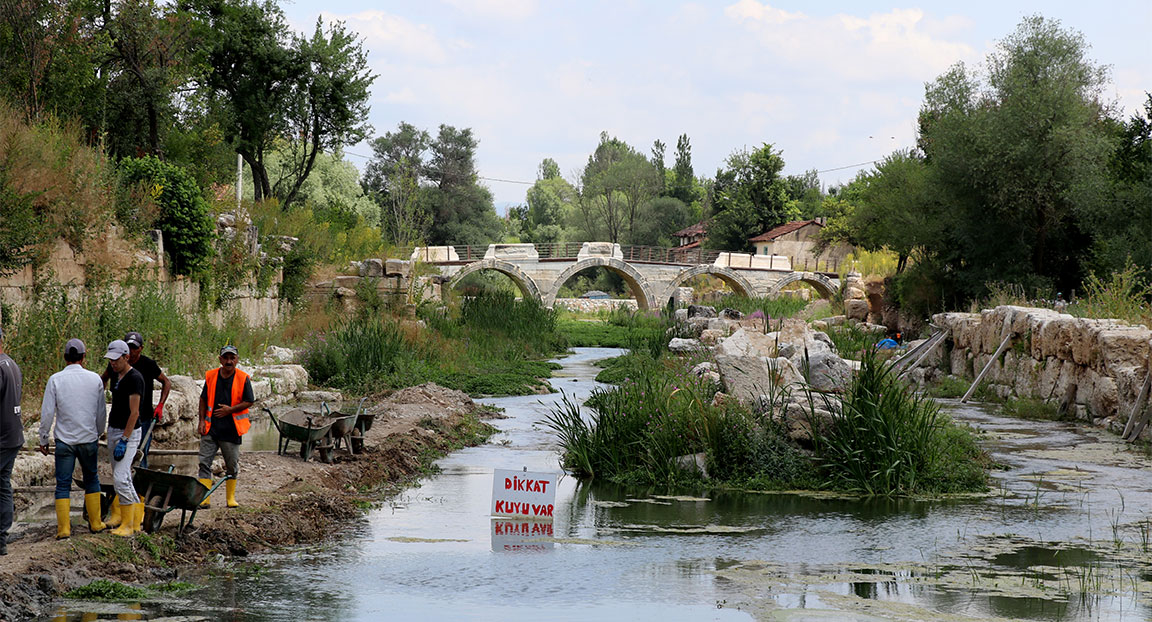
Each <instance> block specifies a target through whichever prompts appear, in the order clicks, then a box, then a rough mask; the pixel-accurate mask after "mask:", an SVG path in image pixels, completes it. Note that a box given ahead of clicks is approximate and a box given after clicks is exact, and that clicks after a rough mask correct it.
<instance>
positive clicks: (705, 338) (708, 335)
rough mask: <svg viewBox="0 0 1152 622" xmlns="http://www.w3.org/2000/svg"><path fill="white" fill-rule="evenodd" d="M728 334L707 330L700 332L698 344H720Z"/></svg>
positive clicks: (721, 331)
mask: <svg viewBox="0 0 1152 622" xmlns="http://www.w3.org/2000/svg"><path fill="white" fill-rule="evenodd" d="M727 334H728V331H723V330H712V329H710V328H709V329H707V330H704V331H701V332H700V343H702V344H704V345H706V346H714V345H716V344H718V343H720V340H721V339H723V338H724V336H725V335H727Z"/></svg>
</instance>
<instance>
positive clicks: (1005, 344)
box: [960, 317, 1013, 404]
mask: <svg viewBox="0 0 1152 622" xmlns="http://www.w3.org/2000/svg"><path fill="white" fill-rule="evenodd" d="M1005 322H1006V324H1005V326H1004V332H1005V333H1007V335H1005V336H1004V340H1003V341H1001V342H1000V347H999V348H996V352H995V354H993V355H992V358H990V359H988V363H986V364H985V365H984V369H982V370H980V375H978V376H976V380H975V382H973V383H972V386H970V387H968V392H967V393H965V394H964V397H962V398H960V403H961V404H963V403H965V402H967V401H968V398H969V397H972V392H973V391H975V390H976V386H977V385H979V384H980V381H981V380H983V379H984V374H987V373H988V370H989V369H992V364H993V363H995V362H996V359H998V358H1000V355H1001V354H1003V353H1004V350H1007V349H1008V343H1009V342H1011V341H1012V337H1013V335H1012V318H1011V317H1008V318H1006V319H1005Z"/></svg>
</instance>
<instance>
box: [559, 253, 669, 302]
mask: <svg viewBox="0 0 1152 622" xmlns="http://www.w3.org/2000/svg"><path fill="white" fill-rule="evenodd" d="M596 267H602V268H604V269H606V270H609V271H611V272H615V273H616V274H618V275H620V276H621V277H622V278H623V279H624V282H625V283H627V284H628V289H630V290H632V295H633V296H635V297H636V306H637V307H638V308H640V309H651V308H652V307H653V305H654V304H655V300H656V299H655V298H653V296H652V287H651V286H650V285H649V284H648V279H647V278H645V277H644V275H643V274H640V272H639V271H638V270H636V268H634V267H632V266H631V265H629V264H628V262H626V261H624V260H622V259H616V258H615V257H589V258H587V259H582V260H580V261H577V262H576V263H574V264H572V265H571V266H568V267H567V268H566V269H565V270H564V271H563V272H561V273H560V276H558V277H556V280H555V281H553V282H552V286H551V287H550V288H549V291H548V293H547V294H545V295H544V297H543V300H544V306H546V307H551V306H552V305H553V304H555V302H556V295H557V294H558V293H559V292H560V288H561V287H563V286H564V283H566V282H568V279H570V278H572V277H574V276H576V273H577V272H580V271H581V270H587V269H588V268H596Z"/></svg>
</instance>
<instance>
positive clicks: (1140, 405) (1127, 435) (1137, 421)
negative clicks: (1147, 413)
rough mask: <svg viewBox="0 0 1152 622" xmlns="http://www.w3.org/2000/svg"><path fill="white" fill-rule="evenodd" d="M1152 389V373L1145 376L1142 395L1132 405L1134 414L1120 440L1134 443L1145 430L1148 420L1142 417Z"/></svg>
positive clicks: (1141, 389)
mask: <svg viewBox="0 0 1152 622" xmlns="http://www.w3.org/2000/svg"><path fill="white" fill-rule="evenodd" d="M1150 388H1152V371H1149V372H1148V374H1146V375H1145V376H1144V384H1143V385H1141V387H1140V394H1139V395H1137V396H1136V403H1135V404H1133V405H1132V414H1130V415H1128V423H1127V425H1125V426H1124V433H1123V434H1121V435H1120V438H1123V439H1126V440H1128V441H1134V440H1136V437H1138V436H1140V432H1142V431H1143V430H1144V426H1145V424H1146V422H1147V419H1148V418H1147V417H1144V416H1142V415H1143V412H1144V403H1145V402H1146V401H1147V400H1148V391H1149V389H1150ZM1137 426H1139V428H1140V429H1139V430H1137V429H1136V428H1137Z"/></svg>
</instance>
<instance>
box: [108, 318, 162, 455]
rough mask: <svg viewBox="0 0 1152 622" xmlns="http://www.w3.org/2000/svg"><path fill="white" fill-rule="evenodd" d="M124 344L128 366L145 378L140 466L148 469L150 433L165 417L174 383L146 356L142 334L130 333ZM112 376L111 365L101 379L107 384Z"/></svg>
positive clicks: (141, 407)
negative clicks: (156, 397)
mask: <svg viewBox="0 0 1152 622" xmlns="http://www.w3.org/2000/svg"><path fill="white" fill-rule="evenodd" d="M124 343H126V344H128V364H129V365H131V366H132V369H135V370H136V371H138V372H140V375H141V376H143V377H144V394H143V395H142V396H140V419H141V421H140V438H141V439H142V441H141V442H142V443H144V445H143V446H142V447H141V448H140V452H141V454H143V456H144V457H143V458H141V459H140V466H142V467H144V468H148V450H149V449H150V448H151V447H152V435H150V434H148V431H149V430H150V429H151V428H152V426H153V425H154V424H156V423H160V419H161V418H162V417H163V413H164V404H165V402H167V401H168V393H169V392H170V391H171V390H172V381H171V380H169V379H168V376H166V375H164V371H163V370H161V369H160V365H158V364H157V363H156V361H154V360H152V359H151V358H149V357H147V356H144V354H143V352H144V337H143V336H142V335H141V334H140V333H138V332H136V331H130V332H129V333H128V334H126V335H124ZM112 374H113V372H112V366H111V365H109V366H108V368H107V369H105V370H104V374H103V375H101V376H100V378H101V379H103V380H104V381H105V382H107V381H108V380H109V379H111V378H112ZM156 382H159V383H160V400H159V401H158V402H157V403H156V406H155V407H153V406H152V388H153V387H154V386H155V383H156Z"/></svg>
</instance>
